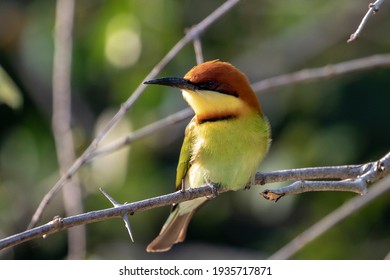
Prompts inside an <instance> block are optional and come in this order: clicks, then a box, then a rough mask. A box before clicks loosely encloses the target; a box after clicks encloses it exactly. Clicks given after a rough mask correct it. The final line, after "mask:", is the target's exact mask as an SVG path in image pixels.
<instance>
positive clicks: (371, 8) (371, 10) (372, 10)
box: [347, 0, 383, 43]
mask: <svg viewBox="0 0 390 280" xmlns="http://www.w3.org/2000/svg"><path fill="white" fill-rule="evenodd" d="M382 3H383V0H377V1H375V2H374V3H370V5H368V11H367V13H366V15H365V16H364V17H363V19H362V21H361V22H360V24H359V26H358V28H357V29H356V31H355V32H354V33H352V34H351V36H350V37H349V39H348V40H347V43H350V42H353V41H355V40H356V39H357V38H358V37H359V35H360V33H361V32H362V30H363V28H364V26H365V25H366V24H367V22H368V19H369V18H370V17H371V16H372V15H375V14H376V13H377V12H378V11H379V7H380V6H381V5H382Z"/></svg>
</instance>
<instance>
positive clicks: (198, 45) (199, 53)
mask: <svg viewBox="0 0 390 280" xmlns="http://www.w3.org/2000/svg"><path fill="white" fill-rule="evenodd" d="M194 51H195V58H196V64H201V63H203V62H204V56H203V50H202V42H201V41H200V38H199V37H196V38H195V39H194Z"/></svg>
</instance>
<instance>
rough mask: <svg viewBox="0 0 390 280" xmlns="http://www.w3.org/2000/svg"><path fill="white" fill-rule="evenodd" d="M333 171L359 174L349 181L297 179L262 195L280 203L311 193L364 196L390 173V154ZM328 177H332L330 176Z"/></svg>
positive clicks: (265, 191)
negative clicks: (369, 186)
mask: <svg viewBox="0 0 390 280" xmlns="http://www.w3.org/2000/svg"><path fill="white" fill-rule="evenodd" d="M332 169H334V170H335V171H337V172H340V171H341V170H346V171H349V172H351V171H352V170H355V171H358V173H357V174H356V176H351V177H349V178H348V179H344V180H341V181H303V180H302V178H296V179H295V180H299V181H296V182H294V183H292V184H291V185H289V186H286V187H282V188H279V189H276V190H264V191H263V192H262V193H261V194H262V196H263V197H264V198H265V199H267V200H271V201H278V200H279V199H280V198H282V197H283V196H286V195H291V194H300V193H304V192H311V191H347V192H355V193H358V194H361V195H363V194H366V193H367V186H368V185H369V184H372V183H374V182H376V181H377V180H379V179H381V178H383V177H384V176H386V175H387V174H388V173H389V172H390V152H389V153H387V154H386V155H385V156H384V157H382V158H381V159H379V160H378V161H376V162H371V163H368V164H364V165H361V166H360V167H358V168H357V166H344V167H342V166H340V167H332ZM337 169H338V170H337ZM302 172H304V170H302V171H301V172H300V173H302ZM287 173H291V171H288V172H287ZM346 173H347V172H346ZM333 175H336V174H333ZM261 176H264V175H261ZM265 176H266V175H265ZM316 176H318V174H316ZM327 176H330V174H328V175H327ZM292 177H293V176H292ZM322 178H324V177H322ZM328 178H329V177H328ZM309 179H313V178H309ZM317 179H321V177H317ZM260 182H261V183H263V179H262V178H260Z"/></svg>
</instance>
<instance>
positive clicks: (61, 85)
mask: <svg viewBox="0 0 390 280" xmlns="http://www.w3.org/2000/svg"><path fill="white" fill-rule="evenodd" d="M74 4H75V3H74V0H57V6H56V23H55V27H56V28H55V36H54V59H53V60H54V61H53V117H52V126H53V134H54V139H55V144H56V150H57V157H58V163H59V166H60V170H61V173H62V172H64V171H66V170H67V169H68V168H69V166H71V165H72V163H73V162H74V160H75V158H76V156H75V152H74V143H73V136H72V131H71V125H70V123H71V89H70V88H71V66H72V30H73V15H74ZM63 201H64V207H65V212H66V215H67V216H72V215H76V214H78V213H82V212H83V202H82V197H81V189H80V184H79V180H78V178H77V176H75V177H74V178H73V181H71V182H69V184H68V186H67V187H66V188H64V189H63ZM85 251H86V231H85V226H84V225H83V226H80V227H75V228H72V229H70V230H69V231H68V256H67V258H68V259H83V258H84V256H85Z"/></svg>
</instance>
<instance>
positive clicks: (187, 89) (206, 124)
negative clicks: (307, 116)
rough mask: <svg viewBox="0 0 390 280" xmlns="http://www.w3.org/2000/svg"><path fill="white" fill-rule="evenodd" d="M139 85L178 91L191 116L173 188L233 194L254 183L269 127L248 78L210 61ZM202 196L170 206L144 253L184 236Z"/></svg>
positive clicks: (224, 64) (268, 138) (266, 146)
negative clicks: (180, 74)
mask: <svg viewBox="0 0 390 280" xmlns="http://www.w3.org/2000/svg"><path fill="white" fill-rule="evenodd" d="M145 84H158V85H164V86H170V87H176V88H179V89H181V91H182V94H183V97H184V99H185V100H186V101H187V103H188V104H189V105H190V106H191V108H192V109H193V110H194V112H195V116H194V117H193V119H192V120H191V121H190V123H189V124H188V126H187V128H186V130H185V137H184V142H183V146H182V148H181V152H180V158H179V163H178V166H177V174H176V189H178V190H179V189H182V188H185V189H188V188H198V187H202V186H205V185H214V186H218V188H223V189H227V190H233V191H235V190H239V189H242V188H244V187H249V186H250V185H251V184H252V183H254V176H255V174H256V170H257V168H258V165H259V163H260V162H261V160H262V159H263V158H264V156H265V155H266V154H267V152H268V149H269V146H270V143H271V136H270V125H269V123H268V120H267V118H266V117H265V116H264V114H263V112H262V110H261V107H260V103H259V101H258V99H257V97H256V95H255V93H254V91H253V90H252V88H251V86H250V84H249V81H248V78H247V77H246V76H245V74H243V73H242V72H241V71H239V70H238V69H237V68H235V67H234V66H233V65H231V64H230V63H227V62H221V61H219V60H213V61H208V62H204V63H202V64H199V65H197V66H195V67H194V68H192V69H191V70H190V71H189V72H188V73H187V74H186V75H185V76H184V78H159V79H155V80H151V81H146V82H145ZM206 201H207V198H206V197H201V198H196V199H194V200H190V201H185V202H181V203H178V204H175V205H173V207H172V212H171V214H170V215H169V217H168V219H167V221H166V222H165V224H164V226H163V227H162V229H161V232H160V234H159V235H158V236H157V237H156V238H155V239H154V240H153V241H152V242H151V243H150V244H149V245H148V247H147V249H146V250H147V251H148V252H163V251H167V250H169V249H170V248H171V247H172V245H174V244H175V243H179V242H182V241H183V240H184V239H185V237H186V232H187V228H188V224H189V222H190V220H191V218H192V216H193V215H194V213H195V212H196V210H197V209H198V208H199V207H200V206H201V205H202V204H204V203H205V202H206Z"/></svg>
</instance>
